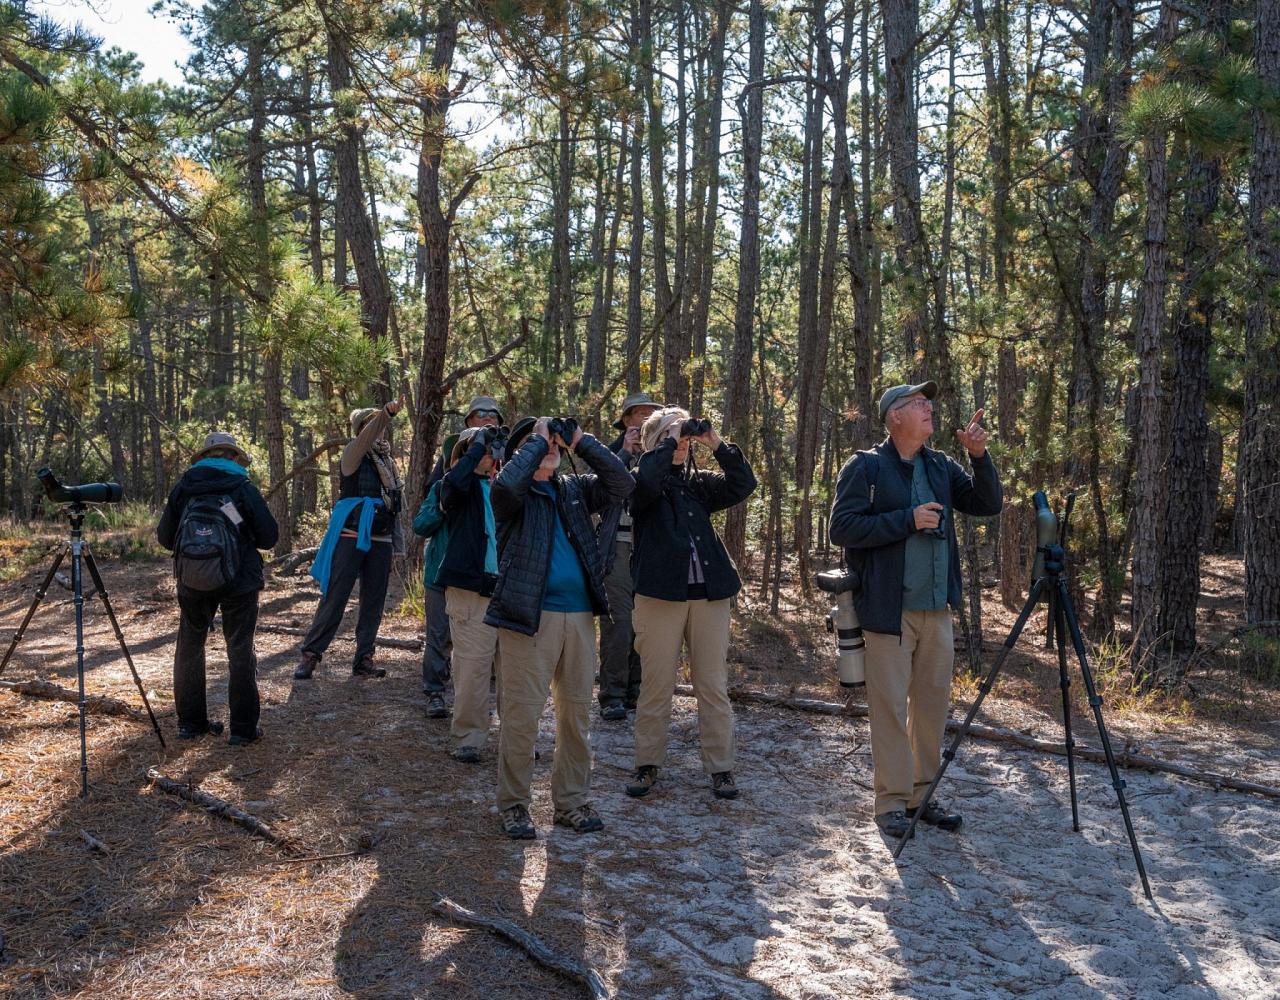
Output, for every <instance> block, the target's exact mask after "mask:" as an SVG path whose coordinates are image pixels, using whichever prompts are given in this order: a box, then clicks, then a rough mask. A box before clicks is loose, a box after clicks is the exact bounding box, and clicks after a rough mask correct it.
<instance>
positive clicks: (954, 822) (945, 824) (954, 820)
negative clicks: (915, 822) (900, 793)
mask: <svg viewBox="0 0 1280 1000" xmlns="http://www.w3.org/2000/svg"><path fill="white" fill-rule="evenodd" d="M917 812H918V813H920V822H921V823H925V824H927V825H929V826H936V827H937V828H938V829H939V830H946V831H947V832H948V833H954V832H955V831H956V830H959V829H960V827H961V825H962V824H963V823H964V817H963V816H961V815H960V814H959V813H949V812H947V811H946V810H945V809H943V808H942V806H940V805H938V803H936V802H935V801H933V799H930V800H929V801H928V802H927V803H926V804H925V807H924V809H920V808H919V807H917V808H915V809H908V810H907V816H908V817H911V816H914V815H915V814H916V813H917Z"/></svg>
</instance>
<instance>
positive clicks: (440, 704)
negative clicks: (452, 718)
mask: <svg viewBox="0 0 1280 1000" xmlns="http://www.w3.org/2000/svg"><path fill="white" fill-rule="evenodd" d="M427 718H428V719H447V718H449V706H448V705H446V704H445V703H444V695H442V694H441V693H440V692H439V691H432V692H431V693H430V694H428V695H427Z"/></svg>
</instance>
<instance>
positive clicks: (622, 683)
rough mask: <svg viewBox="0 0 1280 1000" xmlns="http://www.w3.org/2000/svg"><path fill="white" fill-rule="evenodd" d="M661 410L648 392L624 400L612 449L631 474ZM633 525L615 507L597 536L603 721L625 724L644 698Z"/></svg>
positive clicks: (621, 507)
mask: <svg viewBox="0 0 1280 1000" xmlns="http://www.w3.org/2000/svg"><path fill="white" fill-rule="evenodd" d="M660 409H662V404H661V403H659V402H656V401H655V400H654V398H653V397H652V396H650V395H649V394H648V393H647V392H637V393H633V394H632V395H630V396H628V397H627V398H626V399H624V400H623V401H622V415H621V416H619V417H618V419H617V420H615V421H614V423H613V426H614V427H615V428H616V429H617V430H619V431H620V432H621V433H620V434H619V435H618V437H617V438H616V439H615V440H614V442H613V443H612V444H611V445H609V450H610V451H611V452H613V453H614V454H615V455H617V456H618V459H619V461H621V462H622V464H623V465H624V466H626V468H628V469H631V468H633V467H634V466H635V463H636V460H637V459H639V457H640V453H641V451H643V450H644V449H643V447H642V446H641V443H640V428H641V426H642V425H643V424H644V422H645V421H646V420H648V419H649V415H650V414H651V413H655V412H656V411H658V410H660ZM632 532H633V522H632V518H631V510H630V505H629V504H627V503H620V504H615V505H614V506H612V507H610V508H608V509H607V510H606V511H605V512H604V514H603V515H601V518H600V529H599V531H598V532H597V535H596V537H597V538H598V539H599V541H600V554H601V555H602V556H603V557H604V587H605V592H606V593H607V595H608V597H609V614H608V615H607V616H605V617H603V618H601V619H600V717H601V718H602V719H605V720H606V721H622V720H624V719H626V717H627V712H628V711H635V707H636V699H637V698H638V697H639V696H640V654H639V653H637V652H636V649H635V632H634V630H633V629H632V627H631V611H632V608H633V606H634V604H635V585H634V584H633V583H632V582H631V547H632V542H633V534H632Z"/></svg>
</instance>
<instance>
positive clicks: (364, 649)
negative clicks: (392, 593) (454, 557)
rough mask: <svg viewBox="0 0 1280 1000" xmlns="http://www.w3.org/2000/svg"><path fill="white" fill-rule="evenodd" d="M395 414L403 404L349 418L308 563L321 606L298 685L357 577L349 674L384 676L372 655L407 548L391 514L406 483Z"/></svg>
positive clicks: (325, 644) (315, 661)
mask: <svg viewBox="0 0 1280 1000" xmlns="http://www.w3.org/2000/svg"><path fill="white" fill-rule="evenodd" d="M399 412H400V404H399V403H398V402H396V401H394V400H393V401H392V402H390V403H387V405H386V406H382V407H378V408H368V409H360V410H355V411H354V412H353V413H352V414H351V440H350V441H349V442H347V446H346V447H345V448H344V449H343V451H342V463H341V473H342V477H341V479H340V486H339V493H338V502H337V503H336V504H334V506H333V512H332V514H331V515H330V517H329V527H328V529H327V530H326V531H325V535H324V540H323V541H322V542H321V543H320V548H319V550H318V551H317V552H316V557H315V560H314V561H313V562H312V564H311V576H312V577H313V578H314V579H315V580H316V582H317V583H319V584H320V603H319V605H317V607H316V613H315V618H314V619H312V622H311V628H310V629H308V630H307V635H306V638H305V639H303V641H302V658H301V659H300V660H299V661H298V665H297V667H295V668H294V671H293V676H294V677H295V678H296V679H297V680H308V679H309V678H310V677H311V675H312V674H313V673H315V669H316V667H317V666H319V665H320V660H321V659H322V658H323V657H324V654H325V651H326V650H327V649H328V648H329V643H331V642H332V641H333V637H334V635H335V634H337V631H338V626H339V625H341V624H342V615H343V612H345V611H346V608H347V599H348V598H349V597H350V596H351V591H352V589H353V588H354V587H355V585H356V581H357V580H359V581H360V615H359V618H358V619H357V621H356V652H355V658H354V660H353V661H352V666H351V672H352V673H353V674H354V675H355V676H357V677H385V676H386V674H387V672H386V671H385V670H384V669H382V668H381V667H379V666H376V665H375V664H374V659H373V653H374V644H375V642H376V640H377V638H378V626H379V625H381V624H382V611H383V605H384V604H385V603H386V599H387V582H388V580H389V579H390V577H391V557H392V555H393V554H394V553H396V552H403V551H404V543H403V540H402V538H401V535H400V522H399V520H398V519H397V517H396V515H397V514H398V513H399V512H400V502H401V496H402V491H403V489H404V484H403V483H402V482H401V480H400V474H399V472H398V471H397V470H396V464H395V460H394V459H393V458H392V457H391V443H390V441H388V440H387V436H386V431H387V428H388V427H389V426H390V424H391V420H392V418H393V417H394V416H395V415H396V414H397V413H399Z"/></svg>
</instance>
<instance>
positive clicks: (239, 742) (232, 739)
mask: <svg viewBox="0 0 1280 1000" xmlns="http://www.w3.org/2000/svg"><path fill="white" fill-rule="evenodd" d="M260 739H262V727H261V726H259V727H258V728H257V729H255V730H254V731H253V735H252V736H241V735H239V734H238V733H232V734H231V735H230V736H228V737H227V742H228V743H229V744H230V745H231V746H233V747H247V746H248V745H249V744H250V743H257V742H258V740H260Z"/></svg>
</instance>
